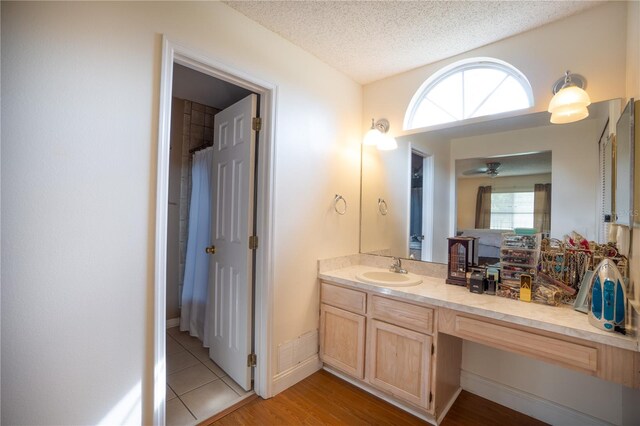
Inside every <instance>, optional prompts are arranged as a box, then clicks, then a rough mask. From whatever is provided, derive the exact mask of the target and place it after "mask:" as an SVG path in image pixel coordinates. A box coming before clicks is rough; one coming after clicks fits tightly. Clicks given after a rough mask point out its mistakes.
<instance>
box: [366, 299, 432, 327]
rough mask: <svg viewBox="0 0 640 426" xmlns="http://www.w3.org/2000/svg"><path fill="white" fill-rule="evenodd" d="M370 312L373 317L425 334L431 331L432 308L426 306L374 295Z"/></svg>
mask: <svg viewBox="0 0 640 426" xmlns="http://www.w3.org/2000/svg"><path fill="white" fill-rule="evenodd" d="M371 314H372V315H373V317H374V318H377V319H380V320H384V321H388V322H391V323H393V324H397V325H400V326H404V327H407V328H411V329H413V330H418V331H421V332H423V333H427V334H432V333H433V309H431V308H427V307H426V306H418V305H413V304H411V303H405V302H400V301H397V300H393V299H387V298H386V297H380V296H375V295H374V296H372V298H371Z"/></svg>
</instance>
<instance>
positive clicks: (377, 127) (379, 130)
mask: <svg viewBox="0 0 640 426" xmlns="http://www.w3.org/2000/svg"><path fill="white" fill-rule="evenodd" d="M362 144H363V145H375V146H377V147H378V149H379V150H381V151H389V150H392V149H396V148H398V143H397V142H396V139H395V138H394V137H393V136H391V135H390V134H389V120H387V119H385V118H381V119H380V120H378V121H375V120H374V119H373V118H372V119H371V129H369V131H368V132H367V133H366V134H365V135H364V140H363V141H362Z"/></svg>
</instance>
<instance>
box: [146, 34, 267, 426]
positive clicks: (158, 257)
mask: <svg viewBox="0 0 640 426" xmlns="http://www.w3.org/2000/svg"><path fill="white" fill-rule="evenodd" d="M161 61H162V64H161V77H160V98H159V120H158V121H159V123H158V160H157V161H158V163H157V181H156V226H155V234H156V235H155V264H154V312H153V324H154V332H153V364H152V366H153V370H152V371H150V372H149V374H150V375H151V378H150V379H149V380H151V381H152V383H153V388H152V389H153V424H156V425H164V424H165V405H166V395H165V393H166V359H165V351H166V338H165V335H166V321H167V319H166V252H167V203H168V199H169V194H168V193H169V149H170V135H171V96H172V88H173V64H174V63H177V64H180V65H184V66H186V67H189V68H191V69H193V70H196V71H198V72H201V73H203V74H207V75H210V76H212V77H215V78H218V79H220V80H224V81H227V82H229V83H232V84H235V85H237V86H240V87H243V88H245V89H248V90H251V91H253V92H255V93H257V94H258V95H260V106H259V113H260V117H262V129H261V131H260V132H259V133H258V150H257V155H258V159H257V160H258V161H257V171H256V173H257V180H258V182H257V186H256V187H255V191H256V202H257V206H256V216H255V219H254V220H255V221H256V227H257V235H258V236H259V238H260V246H259V248H258V250H257V251H256V260H255V264H254V269H255V277H256V278H255V287H254V288H255V290H254V306H255V316H254V323H253V334H254V348H255V353H256V355H257V365H256V368H255V370H254V391H255V393H256V394H258V395H259V396H261V397H263V398H269V397H271V396H272V380H271V379H272V377H273V374H271V373H272V372H271V351H270V347H271V345H270V344H271V337H272V327H271V325H272V315H273V309H272V307H273V282H274V274H273V268H271V267H270V265H271V264H272V259H273V223H274V214H273V213H274V208H273V200H274V199H275V197H274V191H275V175H274V169H275V111H276V95H277V89H278V87H277V85H275V84H272V83H269V82H267V81H264V80H262V79H259V78H256V77H254V76H252V75H249V74H247V73H245V72H243V71H239V70H237V69H233V68H231V67H229V66H227V65H226V64H224V63H222V62H219V61H218V60H215V59H212V58H211V57H209V56H207V55H205V54H202V53H200V52H196V51H194V50H191V49H189V48H187V47H185V46H183V45H181V44H178V43H176V42H174V41H171V40H169V39H168V38H167V37H166V35H163V36H162V59H161ZM147 383H149V382H147ZM147 389H149V388H148V387H147ZM149 399H151V398H149ZM147 406H148V405H147Z"/></svg>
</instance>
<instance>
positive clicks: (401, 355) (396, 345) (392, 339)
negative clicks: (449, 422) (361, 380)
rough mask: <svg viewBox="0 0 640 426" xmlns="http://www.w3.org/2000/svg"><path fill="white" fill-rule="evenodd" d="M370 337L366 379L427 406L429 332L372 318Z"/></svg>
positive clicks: (387, 390)
mask: <svg viewBox="0 0 640 426" xmlns="http://www.w3.org/2000/svg"><path fill="white" fill-rule="evenodd" d="M369 339H370V340H369V342H370V343H369V344H370V347H369V354H368V365H367V376H368V378H369V383H371V385H372V386H375V387H377V388H379V389H381V390H383V391H385V392H388V393H390V394H392V395H394V396H395V397H397V398H400V399H403V400H405V401H407V402H410V403H412V404H415V405H417V406H419V407H421V408H424V409H426V410H428V409H429V403H430V402H429V399H430V398H429V394H430V389H431V342H432V338H431V336H427V335H426V334H422V333H418V332H416V331H412V330H407V329H406V328H402V327H398V326H397V325H392V324H387V323H385V322H382V321H377V320H371V323H370V328H369Z"/></svg>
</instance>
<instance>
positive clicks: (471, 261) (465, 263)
mask: <svg viewBox="0 0 640 426" xmlns="http://www.w3.org/2000/svg"><path fill="white" fill-rule="evenodd" d="M447 240H449V244H448V247H449V250H448V253H449V264H448V267H447V279H446V283H447V284H455V285H467V272H469V268H470V267H471V266H474V265H477V264H478V249H477V239H476V238H475V237H451V238H447Z"/></svg>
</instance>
